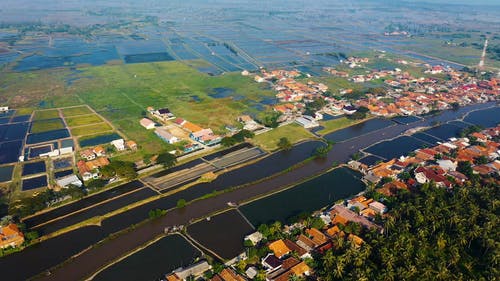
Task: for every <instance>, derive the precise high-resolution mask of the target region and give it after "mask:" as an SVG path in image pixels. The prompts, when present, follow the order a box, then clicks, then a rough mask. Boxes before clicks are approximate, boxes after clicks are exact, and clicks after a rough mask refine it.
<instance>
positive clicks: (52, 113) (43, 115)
mask: <svg viewBox="0 0 500 281" xmlns="http://www.w3.org/2000/svg"><path fill="white" fill-rule="evenodd" d="M53 118H59V111H58V110H57V109H52V110H38V111H35V116H33V120H44V119H53Z"/></svg>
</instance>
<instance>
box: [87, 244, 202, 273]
mask: <svg viewBox="0 0 500 281" xmlns="http://www.w3.org/2000/svg"><path fill="white" fill-rule="evenodd" d="M199 257H201V253H200V251H198V250H197V249H196V248H194V247H193V246H192V245H191V244H189V242H188V241H186V239H184V238H183V237H182V236H180V235H169V236H167V237H164V238H161V239H160V240H158V241H156V242H154V243H153V244H151V245H149V246H147V247H146V248H144V249H142V250H140V251H138V252H137V253H134V254H133V255H131V256H128V257H126V258H125V259H123V260H121V261H119V262H118V263H115V264H113V265H112V266H110V267H108V268H106V269H104V270H103V271H101V272H100V273H99V274H97V275H96V276H95V277H94V278H93V279H92V280H94V281H100V280H103V281H104V280H106V281H107V280H120V281H137V280H160V279H161V278H164V277H165V274H167V273H170V272H172V271H173V270H174V269H177V268H179V267H182V266H188V265H190V264H192V263H193V262H195V261H196V260H197V259H198V258H199Z"/></svg>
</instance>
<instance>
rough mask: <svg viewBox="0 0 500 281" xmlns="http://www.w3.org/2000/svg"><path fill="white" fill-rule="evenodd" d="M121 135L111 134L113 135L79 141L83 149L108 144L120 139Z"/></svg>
mask: <svg viewBox="0 0 500 281" xmlns="http://www.w3.org/2000/svg"><path fill="white" fill-rule="evenodd" d="M120 138H121V137H120V135H118V134H117V133H111V134H104V135H100V136H95V137H86V138H83V139H80V140H78V141H79V142H80V146H81V147H86V146H95V145H99V144H104V143H108V142H111V141H114V140H117V139H120Z"/></svg>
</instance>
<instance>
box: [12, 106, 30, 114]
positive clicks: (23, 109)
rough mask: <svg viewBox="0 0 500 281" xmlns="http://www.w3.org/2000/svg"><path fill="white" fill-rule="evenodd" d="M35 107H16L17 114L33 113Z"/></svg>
mask: <svg viewBox="0 0 500 281" xmlns="http://www.w3.org/2000/svg"><path fill="white" fill-rule="evenodd" d="M33 111H34V110H33V108H26V107H24V108H16V114H15V115H16V116H19V115H31V114H32V113H33Z"/></svg>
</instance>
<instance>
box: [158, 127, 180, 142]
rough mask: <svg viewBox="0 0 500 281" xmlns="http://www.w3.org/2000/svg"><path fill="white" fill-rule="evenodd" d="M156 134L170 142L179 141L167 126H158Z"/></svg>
mask: <svg viewBox="0 0 500 281" xmlns="http://www.w3.org/2000/svg"><path fill="white" fill-rule="evenodd" d="M155 134H156V135H157V136H158V137H159V138H161V139H162V140H164V141H166V142H167V143H169V144H174V143H176V142H178V141H179V139H178V138H177V137H176V136H174V135H172V134H171V133H170V132H169V131H168V130H167V129H165V128H157V129H156V130H155Z"/></svg>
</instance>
